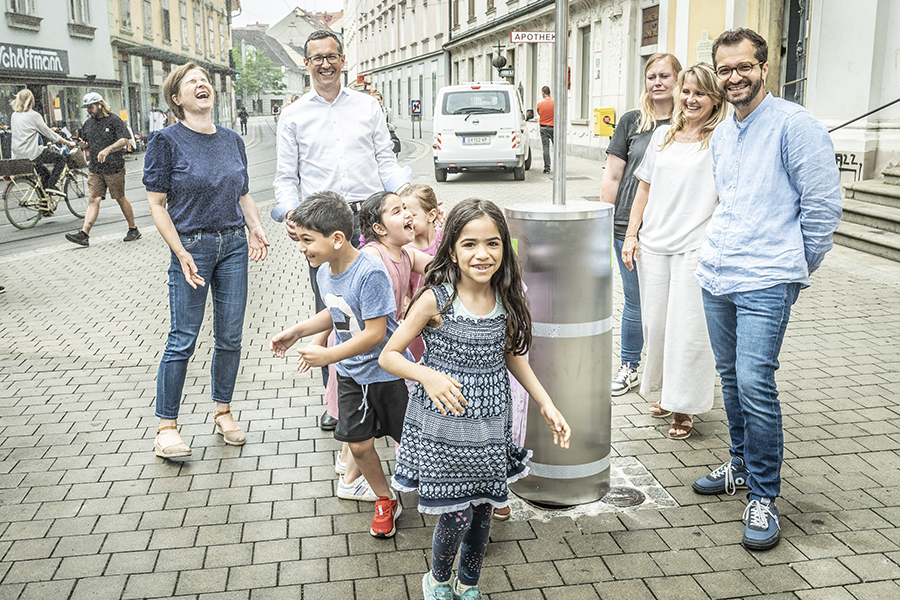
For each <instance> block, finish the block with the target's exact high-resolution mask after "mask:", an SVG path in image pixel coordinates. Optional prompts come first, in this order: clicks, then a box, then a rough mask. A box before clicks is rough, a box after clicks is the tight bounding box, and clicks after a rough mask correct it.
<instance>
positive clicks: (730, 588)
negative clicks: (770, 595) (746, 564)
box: [694, 569, 759, 600]
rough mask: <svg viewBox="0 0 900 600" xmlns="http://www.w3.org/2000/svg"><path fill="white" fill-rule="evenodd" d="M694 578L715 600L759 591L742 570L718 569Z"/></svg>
mask: <svg viewBox="0 0 900 600" xmlns="http://www.w3.org/2000/svg"><path fill="white" fill-rule="evenodd" d="M694 579H695V580H696V582H697V584H698V585H699V586H700V587H701V588H702V589H703V591H704V592H705V593H706V595H707V596H709V597H710V598H713V599H714V600H724V599H726V598H746V597H748V596H754V595H756V594H758V593H759V590H758V589H756V587H754V585H753V584H752V583H750V580H749V579H747V577H745V576H744V574H743V573H741V572H740V571H730V570H725V569H721V570H719V569H717V570H716V572H715V573H701V574H698V575H695V576H694Z"/></svg>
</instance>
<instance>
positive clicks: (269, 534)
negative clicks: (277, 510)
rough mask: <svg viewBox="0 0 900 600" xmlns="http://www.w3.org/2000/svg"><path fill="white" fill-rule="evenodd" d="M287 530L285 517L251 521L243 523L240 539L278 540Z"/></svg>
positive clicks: (251, 540)
mask: <svg viewBox="0 0 900 600" xmlns="http://www.w3.org/2000/svg"><path fill="white" fill-rule="evenodd" d="M287 531H288V521H287V520H286V519H277V520H267V521H252V522H248V523H244V533H243V536H242V541H244V542H259V541H263V540H278V539H281V538H284V537H285V536H286V535H287Z"/></svg>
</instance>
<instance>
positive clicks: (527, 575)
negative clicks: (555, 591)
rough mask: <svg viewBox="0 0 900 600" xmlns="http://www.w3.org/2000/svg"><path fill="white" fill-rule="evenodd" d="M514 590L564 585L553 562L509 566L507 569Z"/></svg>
mask: <svg viewBox="0 0 900 600" xmlns="http://www.w3.org/2000/svg"><path fill="white" fill-rule="evenodd" d="M506 572H507V575H508V576H509V581H510V583H511V584H512V587H513V589H516V590H525V589H529V588H538V589H541V588H544V587H550V586H556V585H562V583H563V582H562V579H560V576H559V573H558V572H557V570H556V567H554V565H553V563H551V562H534V563H527V564H518V565H509V566H508V567H507V569H506Z"/></svg>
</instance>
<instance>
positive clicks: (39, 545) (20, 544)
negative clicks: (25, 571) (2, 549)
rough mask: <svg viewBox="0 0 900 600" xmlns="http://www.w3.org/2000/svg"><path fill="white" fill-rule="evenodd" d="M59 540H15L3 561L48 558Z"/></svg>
mask: <svg viewBox="0 0 900 600" xmlns="http://www.w3.org/2000/svg"><path fill="white" fill-rule="evenodd" d="M58 542H59V538H52V537H51V538H41V539H31V540H17V541H15V542H13V545H12V547H11V548H10V549H9V550H8V551H7V552H6V555H5V556H4V557H3V560H5V561H25V560H33V559H36V558H50V556H52V555H53V550H54V548H56V544H57V543H58Z"/></svg>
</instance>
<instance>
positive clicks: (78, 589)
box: [69, 575, 127, 600]
mask: <svg viewBox="0 0 900 600" xmlns="http://www.w3.org/2000/svg"><path fill="white" fill-rule="evenodd" d="M126 582H127V578H126V576H125V575H115V576H110V577H85V578H84V579H79V580H78V583H76V584H75V589H74V590H73V591H72V595H71V596H69V600H118V599H119V598H121V596H122V592H123V590H124V589H125V583H126Z"/></svg>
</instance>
